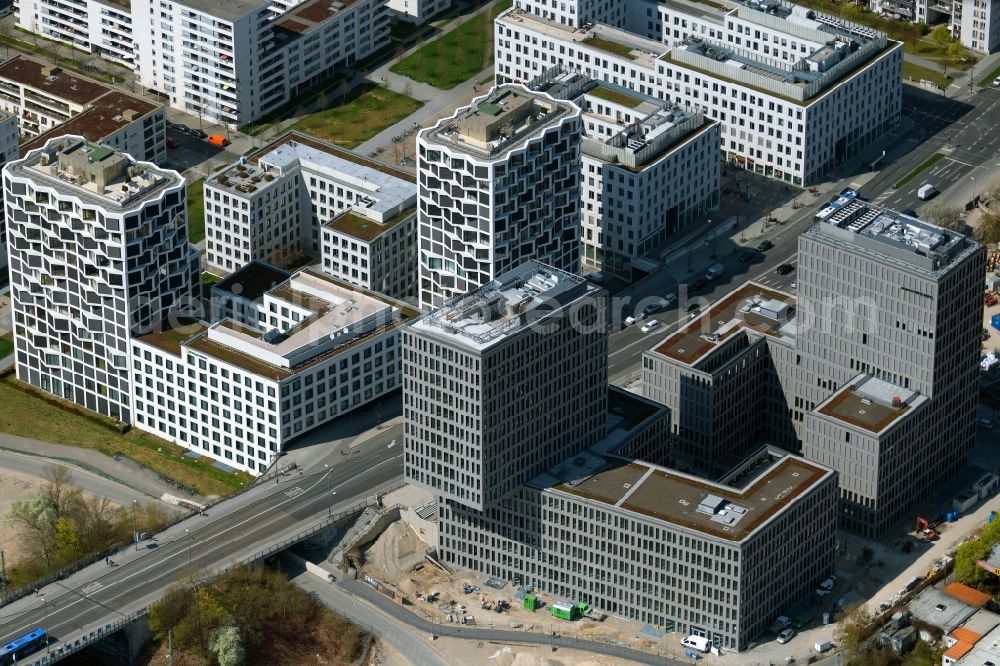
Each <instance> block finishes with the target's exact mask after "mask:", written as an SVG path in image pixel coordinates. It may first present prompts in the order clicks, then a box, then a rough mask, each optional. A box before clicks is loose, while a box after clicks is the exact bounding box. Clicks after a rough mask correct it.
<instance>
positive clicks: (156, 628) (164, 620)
mask: <svg viewBox="0 0 1000 666" xmlns="http://www.w3.org/2000/svg"><path fill="white" fill-rule="evenodd" d="M192 606H194V590H193V589H192V588H190V587H187V586H183V587H179V586H178V587H171V588H168V589H167V592H166V594H164V595H163V597H161V598H160V600H159V601H158V602H156V603H155V604H153V605H152V606H150V608H149V630H150V631H152V632H153V636H155V637H156V639H157V640H161V641H162V640H164V639H165V638H166V637H167V632H168V631H170V630H171V629H173V628H175V627H177V626H178V625H180V624H181V622H183V621H184V619H185V618H186V617H187V616H188V613H189V612H190V609H191V607H192Z"/></svg>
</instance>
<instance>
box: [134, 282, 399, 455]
mask: <svg viewBox="0 0 1000 666" xmlns="http://www.w3.org/2000/svg"><path fill="white" fill-rule="evenodd" d="M284 275H286V274H285V273H284V272H282V271H280V270H278V269H275V268H274V267H271V266H266V265H262V264H249V265H248V266H247V267H246V268H245V269H244V270H242V271H239V272H237V273H233V274H232V275H230V276H229V277H228V278H227V279H226V280H225V281H223V282H220V283H218V284H217V285H215V287H214V288H213V299H212V300H213V306H214V309H215V311H216V313H217V314H219V315H220V318H218V319H214V320H213V323H211V324H207V325H206V324H205V323H194V322H181V323H179V324H177V325H174V326H173V327H171V328H166V329H163V330H158V331H154V332H152V333H149V334H148V335H144V336H142V337H140V338H138V339H136V340H135V342H134V344H133V345H132V350H131V360H130V363H131V364H132V372H133V377H134V392H135V398H134V402H135V421H134V424H135V426H136V427H138V428H141V429H143V430H146V431H148V432H151V433H153V434H155V435H158V436H159V437H162V438H164V439H167V440H169V441H172V442H175V443H177V444H179V445H181V446H184V447H185V448H188V449H190V450H191V451H192V452H195V453H198V454H200V455H204V456H209V457H212V458H215V459H217V460H219V461H220V462H222V463H223V464H225V465H227V466H229V467H232V468H234V469H238V470H243V471H246V472H249V473H250V474H254V475H256V474H260V473H261V472H263V471H264V470H265V469H266V468H267V466H268V465H270V464H271V462H272V461H273V460H274V459H275V457H276V456H277V455H278V454H279V453H280V452H281V451H283V450H284V448H285V447H286V446H287V444H288V443H289V442H290V441H292V440H294V439H295V438H297V437H299V436H301V435H303V434H304V433H306V432H308V431H309V430H312V429H313V428H315V427H317V426H319V425H321V424H323V423H326V422H328V421H330V420H331V419H334V418H336V417H338V416H342V415H344V414H348V413H350V412H351V411H352V410H353V409H356V408H358V407H359V406H361V405H364V404H367V403H369V402H371V401H373V400H376V399H378V398H380V397H382V396H384V395H385V394H387V393H389V392H391V391H394V390H396V389H397V388H398V387H399V386H400V376H399V364H400V355H399V345H398V341H399V328H400V327H401V326H402V325H403V323H404V322H405V321H407V320H409V319H411V318H412V317H413V316H415V315H416V312H415V311H413V310H412V309H410V308H409V307H408V306H406V305H405V304H402V303H399V302H396V301H393V300H392V299H389V298H387V297H385V296H381V295H379V294H372V293H368V292H365V291H363V290H360V289H357V288H356V287H353V286H352V285H349V284H347V283H344V282H340V281H338V280H333V279H332V278H329V277H327V276H324V275H322V274H319V273H314V272H311V271H308V270H307V271H300V272H298V273H295V274H294V275H291V276H290V277H288V278H285V279H283V278H284ZM276 283H277V284H276ZM222 317H225V318H222Z"/></svg>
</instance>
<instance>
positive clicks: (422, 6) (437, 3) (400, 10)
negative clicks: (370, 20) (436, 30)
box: [386, 0, 451, 25]
mask: <svg viewBox="0 0 1000 666" xmlns="http://www.w3.org/2000/svg"><path fill="white" fill-rule="evenodd" d="M386 6H387V7H388V8H389V9H391V10H392V13H393V16H395V17H396V19H398V20H400V21H405V22H407V23H413V24H415V25H423V24H425V23H427V21H429V20H430V19H432V18H434V17H435V16H437V15H438V14H440V13H441V12H443V11H445V10H446V9H449V8H450V7H451V0H389V1H388V2H387V3H386Z"/></svg>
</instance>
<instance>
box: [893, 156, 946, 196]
mask: <svg viewBox="0 0 1000 666" xmlns="http://www.w3.org/2000/svg"><path fill="white" fill-rule="evenodd" d="M942 157H944V153H934V154H933V155H931V156H930V157H928V158H927V159H926V160H924V161H923V163H921V164H920V165H919V166H918V167H917V168H916V169H914V170H913V171H911V172H910V173H908V174H906V175H905V176H903V178H902V179H901V180H899V181H898V182H897V183H896V184H895V185H893V186H892V189H894V190H898V189H899V188H901V187H902V186H903V185H906V184H907V183H908V182H910V181H911V180H913V179H914V178H916V177H917V176H919V175H920V173H921V172H922V171H926V170H927V169H929V168H931V167H932V166H934V164H935V163H937V161H938V160H940V159H941V158H942Z"/></svg>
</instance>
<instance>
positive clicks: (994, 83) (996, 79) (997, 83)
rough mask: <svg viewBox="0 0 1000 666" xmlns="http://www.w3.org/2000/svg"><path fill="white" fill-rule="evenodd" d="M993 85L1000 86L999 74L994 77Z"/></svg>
mask: <svg viewBox="0 0 1000 666" xmlns="http://www.w3.org/2000/svg"><path fill="white" fill-rule="evenodd" d="M993 87H994V88H1000V76H998V77H997V78H995V79H993Z"/></svg>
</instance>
